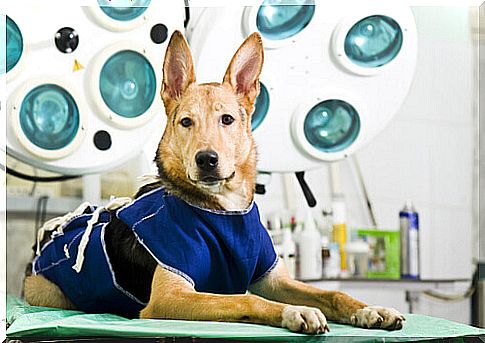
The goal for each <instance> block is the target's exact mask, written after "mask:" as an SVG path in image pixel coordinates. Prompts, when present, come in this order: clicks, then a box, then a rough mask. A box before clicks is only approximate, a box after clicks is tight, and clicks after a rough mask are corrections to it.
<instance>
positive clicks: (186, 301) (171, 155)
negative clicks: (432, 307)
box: [25, 31, 404, 334]
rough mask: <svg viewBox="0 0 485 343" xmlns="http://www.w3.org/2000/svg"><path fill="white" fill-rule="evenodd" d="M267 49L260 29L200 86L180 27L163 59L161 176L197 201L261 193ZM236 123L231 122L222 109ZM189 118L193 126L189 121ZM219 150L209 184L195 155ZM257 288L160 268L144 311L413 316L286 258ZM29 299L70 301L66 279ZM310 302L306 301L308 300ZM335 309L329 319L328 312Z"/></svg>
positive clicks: (31, 289) (220, 316) (296, 320)
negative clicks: (262, 81) (200, 284)
mask: <svg viewBox="0 0 485 343" xmlns="http://www.w3.org/2000/svg"><path fill="white" fill-rule="evenodd" d="M262 65H263V47H262V43H261V37H260V36H259V34H256V33H255V34H252V35H251V36H249V37H248V38H247V39H246V41H245V42H244V43H243V44H242V45H241V47H240V48H239V49H238V50H237V52H236V54H235V55H234V57H233V58H232V60H231V62H230V64H229V67H228V68H227V71H226V74H225V76H224V80H223V82H222V83H206V84H199V85H198V84H196V83H195V72H194V66H193V62H192V57H191V54H190V50H189V47H188V45H187V42H186V41H185V39H184V37H183V36H182V34H181V33H180V32H178V31H176V32H175V33H174V34H173V35H172V38H171V39H170V43H169V46H168V49H167V53H166V55H165V61H164V66H163V69H164V79H163V85H162V91H161V96H162V99H163V102H164V104H165V110H166V113H167V125H166V128H165V132H164V134H163V137H162V140H161V142H160V144H159V147H158V151H157V156H156V159H155V161H156V163H157V166H158V170H159V176H160V182H159V183H157V184H152V185H150V186H149V187H150V188H153V187H155V186H157V185H158V184H163V186H164V187H165V188H166V190H167V191H168V192H171V193H172V194H174V195H176V196H178V197H180V198H182V199H183V200H185V201H187V202H189V203H192V204H194V205H197V206H200V207H204V208H211V209H222V210H236V209H243V208H247V207H248V205H249V204H250V203H251V201H252V200H253V196H254V188H255V179H256V149H255V144H254V141H253V138H252V135H251V114H252V112H253V110H254V103H255V101H256V97H257V95H258V92H259V81H258V78H259V74H260V72H261V69H262ZM224 114H229V115H231V116H232V117H233V118H234V119H235V121H234V122H233V123H232V124H231V125H223V124H222V123H221V116H222V115H224ZM183 118H190V119H191V121H192V122H193V125H192V126H190V127H183V126H182V125H181V120H182V119H183ZM208 149H210V150H213V151H216V152H217V153H218V155H219V166H218V173H219V174H220V176H221V180H222V181H220V182H218V184H217V185H216V186H214V187H212V186H211V187H205V186H204V185H202V184H201V183H200V182H199V181H198V178H199V175H198V169H197V166H196V163H195V155H196V154H197V152H199V151H201V150H208ZM250 291H251V292H252V293H254V294H246V295H217V294H208V293H201V292H197V291H196V290H195V289H194V288H193V286H192V285H191V284H190V283H189V282H188V281H187V280H185V279H184V278H182V277H181V276H179V275H176V274H174V273H172V272H170V271H167V270H165V269H163V268H162V267H160V266H157V268H156V270H155V273H154V277H153V281H152V287H151V296H150V300H149V303H148V305H147V306H146V308H144V309H143V310H142V311H141V313H140V317H141V318H160V319H185V320H214V321H231V322H248V323H258V324H266V325H273V326H281V327H286V328H288V329H290V330H292V331H302V332H305V333H312V334H314V333H322V332H325V331H328V330H329V329H328V326H327V322H326V317H327V318H328V319H331V320H334V321H337V322H341V323H351V324H353V325H357V326H361V327H379V328H387V329H399V328H400V327H401V322H402V321H403V320H404V317H403V316H402V315H401V314H400V313H399V312H398V311H396V310H394V309H384V308H381V307H370V306H367V305H366V304H364V303H362V302H360V301H358V300H355V299H353V298H351V297H350V296H348V295H346V294H344V293H342V292H336V291H324V290H321V289H318V288H315V287H312V286H309V285H306V284H304V283H301V282H298V281H295V280H293V279H291V278H290V277H289V276H288V273H287V271H286V267H285V266H284V264H283V263H282V262H281V261H280V262H279V263H278V265H277V266H276V267H275V268H274V269H273V270H272V271H271V272H270V273H269V274H268V275H266V276H265V277H264V278H262V279H261V280H260V281H258V282H257V283H255V284H252V285H251V286H250ZM25 294H26V298H27V299H28V301H29V303H31V304H35V305H39V304H45V305H46V306H53V307H64V308H69V307H70V306H72V304H71V303H70V301H69V300H68V299H67V298H66V297H65V296H64V295H63V294H62V292H61V291H60V290H59V288H58V287H57V286H55V285H54V284H52V283H50V282H49V281H47V280H45V279H44V278H42V277H36V276H33V277H32V276H31V277H28V278H27V279H26V282H25ZM301 305H303V306H301ZM325 316H326V317H325Z"/></svg>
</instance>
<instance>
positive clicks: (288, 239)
mask: <svg viewBox="0 0 485 343" xmlns="http://www.w3.org/2000/svg"><path fill="white" fill-rule="evenodd" d="M281 252H282V257H283V261H285V265H286V269H287V270H288V274H290V276H291V277H292V278H295V276H296V244H295V242H294V241H293V237H292V235H291V229H290V228H289V227H285V228H283V242H282V243H281Z"/></svg>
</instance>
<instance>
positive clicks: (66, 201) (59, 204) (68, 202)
mask: <svg viewBox="0 0 485 343" xmlns="http://www.w3.org/2000/svg"><path fill="white" fill-rule="evenodd" d="M38 199H39V198H38V197H24V196H7V213H15V214H32V215H34V214H35V212H36V209H37V201H38ZM81 203H82V199H81V198H73V197H53V198H49V199H48V200H47V207H46V213H47V214H64V213H67V212H70V211H72V210H74V209H75V208H76V207H78V206H79V205H80V204H81Z"/></svg>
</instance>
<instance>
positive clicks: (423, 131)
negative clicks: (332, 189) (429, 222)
mask: <svg viewBox="0 0 485 343" xmlns="http://www.w3.org/2000/svg"><path fill="white" fill-rule="evenodd" d="M428 136H429V132H428V127H427V126H426V125H422V124H419V123H413V122H398V121H394V122H392V123H391V125H390V126H389V127H388V128H386V129H385V130H384V131H383V132H382V133H381V134H380V135H379V136H378V137H376V139H374V140H373V141H372V142H371V143H370V144H369V145H368V146H367V147H365V148H364V149H362V150H361V151H359V152H358V153H357V158H358V160H359V162H360V165H361V170H362V174H363V176H364V179H365V181H366V183H367V187H368V193H369V196H370V197H371V198H381V199H389V200H398V201H401V202H402V201H405V200H406V199H411V200H413V201H422V202H429V200H430V174H429V171H430V147H429V139H428Z"/></svg>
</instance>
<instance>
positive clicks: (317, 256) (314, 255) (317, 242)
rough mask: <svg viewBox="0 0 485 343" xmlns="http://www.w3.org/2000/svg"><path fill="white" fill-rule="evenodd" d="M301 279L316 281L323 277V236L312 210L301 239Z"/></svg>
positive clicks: (308, 213) (308, 214)
mask: <svg viewBox="0 0 485 343" xmlns="http://www.w3.org/2000/svg"><path fill="white" fill-rule="evenodd" d="M299 253H300V279H301V280H316V279H320V278H321V277H322V251H321V236H320V232H318V230H317V227H316V225H315V221H314V219H313V216H312V213H311V211H310V210H308V212H307V218H306V221H305V226H304V230H303V231H302V232H301V234H300V238H299Z"/></svg>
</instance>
